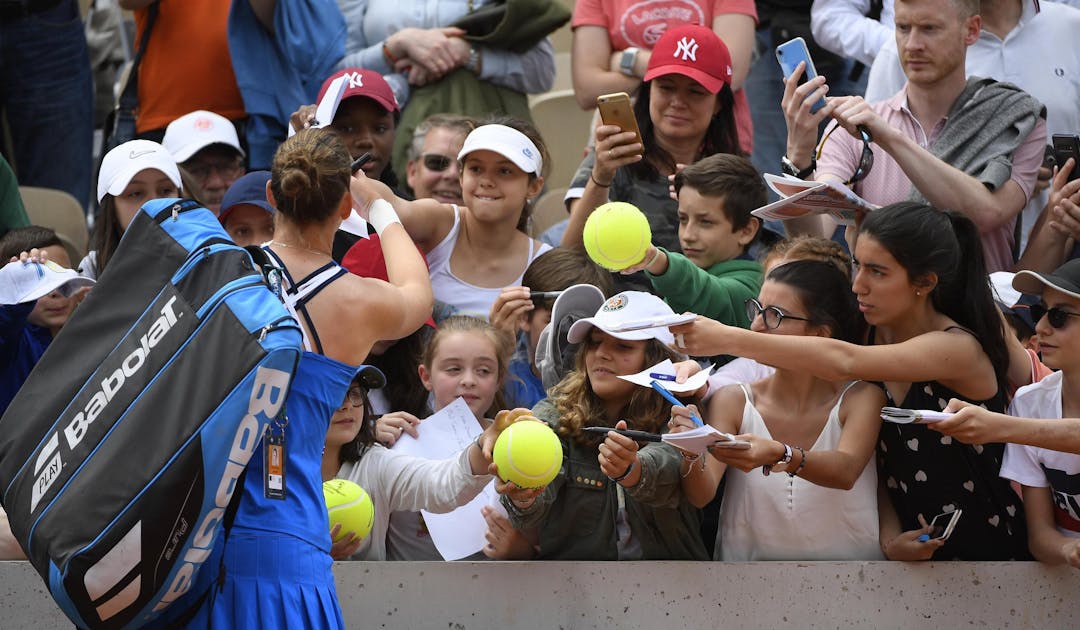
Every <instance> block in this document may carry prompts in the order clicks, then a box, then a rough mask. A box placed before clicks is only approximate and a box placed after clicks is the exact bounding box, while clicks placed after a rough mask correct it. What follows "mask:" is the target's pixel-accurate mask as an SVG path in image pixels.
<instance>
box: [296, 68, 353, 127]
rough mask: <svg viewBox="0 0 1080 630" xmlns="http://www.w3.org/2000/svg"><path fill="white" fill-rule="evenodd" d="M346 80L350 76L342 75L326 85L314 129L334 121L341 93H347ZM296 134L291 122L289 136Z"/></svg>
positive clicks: (316, 111) (326, 125) (316, 108)
mask: <svg viewBox="0 0 1080 630" xmlns="http://www.w3.org/2000/svg"><path fill="white" fill-rule="evenodd" d="M346 80H348V77H347V76H345V75H342V76H340V77H338V78H336V79H334V80H333V81H332V82H331V83H330V85H328V86H326V93H325V94H323V97H322V100H321V101H319V104H318V105H316V106H315V124H313V125H311V128H312V129H319V128H321V127H329V126H330V123H332V122H334V114H336V113H337V108H338V105H340V104H341V95H342V94H344V93H345V81H346ZM295 135H296V130H295V129H293V126H292V125H291V124H290V125H289V132H288V136H289V137H290V138H291V137H293V136H295Z"/></svg>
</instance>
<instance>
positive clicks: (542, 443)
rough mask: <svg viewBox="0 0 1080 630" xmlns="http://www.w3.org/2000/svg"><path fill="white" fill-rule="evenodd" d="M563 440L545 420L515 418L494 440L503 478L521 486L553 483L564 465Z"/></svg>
mask: <svg viewBox="0 0 1080 630" xmlns="http://www.w3.org/2000/svg"><path fill="white" fill-rule="evenodd" d="M562 458H563V454H562V443H561V442H559V436H557V435H555V432H554V431H552V430H551V427H549V426H548V425H547V424H545V423H543V422H535V421H533V420H523V421H521V422H515V423H514V424H512V425H510V426H509V427H507V428H506V430H504V431H503V432H502V433H500V434H499V439H497V440H495V450H494V452H493V453H492V459H493V460H494V461H495V465H496V466H498V467H499V477H501V478H502V480H503V481H513V482H514V483H515V484H517V485H518V486H519V487H521V488H539V487H540V486H546V485H547V484H549V483H551V480H552V479H554V478H555V475H557V474H559V469H560V468H561V467H562Z"/></svg>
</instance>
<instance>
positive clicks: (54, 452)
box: [30, 285, 199, 513]
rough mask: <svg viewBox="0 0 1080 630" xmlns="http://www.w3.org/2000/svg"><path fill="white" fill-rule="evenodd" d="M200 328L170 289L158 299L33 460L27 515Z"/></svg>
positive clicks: (99, 371)
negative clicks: (32, 478) (31, 487)
mask: <svg viewBox="0 0 1080 630" xmlns="http://www.w3.org/2000/svg"><path fill="white" fill-rule="evenodd" d="M198 324H199V322H198V319H197V318H196V317H195V313H194V311H192V309H191V308H190V307H189V306H188V305H187V303H186V302H185V301H184V300H183V298H181V297H180V295H179V294H178V293H177V292H176V289H175V288H173V287H172V286H171V285H170V286H168V287H166V288H165V289H164V290H163V291H162V292H161V294H160V295H158V298H157V299H156V300H155V301H154V303H153V304H152V305H151V306H150V308H148V309H147V310H146V312H145V313H144V314H143V316H142V317H141V318H140V319H139V321H138V322H137V323H136V324H135V325H134V326H132V328H131V330H130V331H129V333H128V335H127V336H126V337H125V338H124V340H123V341H121V342H120V343H119V344H118V345H117V346H116V348H114V349H113V351H112V352H111V353H110V354H109V356H108V357H106V358H105V360H104V361H103V362H102V363H101V366H100V367H99V368H98V369H97V371H96V372H94V375H93V376H92V377H91V378H90V380H88V381H87V382H86V385H85V386H84V387H83V389H82V391H80V392H79V394H78V395H77V396H76V397H75V399H74V400H72V401H71V404H70V405H68V407H67V409H65V410H64V413H63V414H62V415H61V416H60V420H59V422H58V423H57V427H58V428H57V431H56V432H55V433H53V434H52V435H51V436H50V437H49V438H48V439H47V440H46V441H45V444H44V445H43V446H42V448H41V451H40V452H39V453H38V455H37V457H36V458H35V460H34V476H35V477H36V480H35V481H34V489H33V493H32V496H31V498H30V512H31V513H33V512H34V511H35V510H36V509H37V508H38V506H39V505H41V504H42V502H43V501H44V500H45V499H47V498H49V497H50V496H51V495H50V492H49V491H50V490H54V491H55V490H56V489H58V488H60V487H62V486H63V484H62V483H60V484H57V482H58V481H60V480H62V479H66V478H69V477H70V476H71V475H72V474H73V473H74V472H75V471H74V470H71V466H70V465H67V464H65V461H82V460H83V459H85V457H83V456H79V457H74V458H70V459H69V458H68V457H66V456H65V453H72V452H75V451H76V449H82V450H84V451H89V450H92V449H94V448H95V447H96V446H97V444H98V442H99V441H100V440H101V438H102V437H103V436H104V435H105V434H106V433H107V432H108V431H109V429H111V428H112V426H113V425H114V424H115V423H116V422H117V421H118V420H119V419H120V418H121V416H123V414H124V413H125V412H126V410H127V408H128V407H129V406H130V405H131V403H132V402H133V401H134V399H135V396H136V395H138V393H139V392H141V391H142V390H143V389H144V388H145V387H146V385H147V383H149V382H150V379H151V378H153V377H154V375H156V374H157V373H158V372H159V371H161V368H162V367H163V366H164V365H165V363H166V362H167V361H168V360H169V359H170V358H172V356H173V355H174V354H175V353H176V351H177V350H178V349H179V347H180V345H181V344H182V343H183V342H184V341H185V340H186V339H187V338H188V336H189V334H190V333H191V332H192V331H193V330H194V329H195V328H196V327H197V326H198ZM45 503H46V504H47V503H48V502H47V501H45Z"/></svg>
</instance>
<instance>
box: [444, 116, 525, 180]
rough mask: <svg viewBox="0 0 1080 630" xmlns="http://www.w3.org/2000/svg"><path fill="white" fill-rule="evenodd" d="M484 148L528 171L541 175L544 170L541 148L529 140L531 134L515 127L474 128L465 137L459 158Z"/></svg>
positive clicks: (488, 126) (490, 126)
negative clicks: (526, 133)
mask: <svg viewBox="0 0 1080 630" xmlns="http://www.w3.org/2000/svg"><path fill="white" fill-rule="evenodd" d="M482 150H487V151H494V152H496V153H498V154H499V155H501V156H503V157H505V158H506V159H508V160H510V161H511V162H513V163H514V164H516V165H517V167H518V168H520V169H521V170H523V171H525V172H526V173H535V174H536V175H540V174H541V172H542V171H543V167H544V160H543V158H541V157H540V150H539V149H537V148H536V145H535V144H533V141H532V140H529V136H526V135H525V134H523V133H521V132H520V131H518V130H517V129H514V128H513V127H507V126H506V125H481V126H479V127H477V128H476V129H473V130H472V131H471V132H470V133H469V135H468V136H466V137H465V144H463V145H462V146H461V151H459V152H458V159H459V160H463V159H465V156H466V155H468V154H470V153H472V152H473V151H482Z"/></svg>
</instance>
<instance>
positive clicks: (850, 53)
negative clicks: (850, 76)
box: [810, 0, 893, 67]
mask: <svg viewBox="0 0 1080 630" xmlns="http://www.w3.org/2000/svg"><path fill="white" fill-rule="evenodd" d="M883 4H884V5H887V6H883V7H882V10H881V19H880V20H875V19H873V18H870V17H868V16H867V13H869V11H870V2H869V1H868V0H817V2H814V4H813V6H812V7H811V8H810V30H811V32H812V33H813V35H814V41H816V42H817V43H818V44H820V45H821V47H822V48H825V49H826V50H830V51H832V52H834V53H836V54H838V55H840V56H841V57H851V58H853V59H856V60H857V61H860V62H862V63H863V64H864V65H866V66H867V67H869V66H870V64H872V63H874V57H875V56H876V55H877V53H878V51H879V50H881V47H882V46H884V45H885V42H887V41H888V40H889V39H891V38H892V37H893V28H892V3H891V2H886V3H883Z"/></svg>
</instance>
